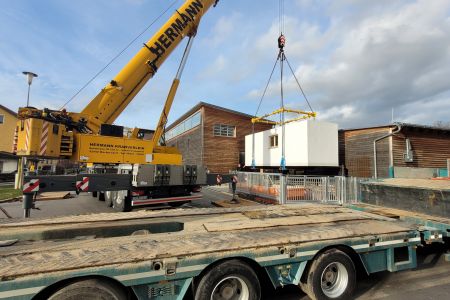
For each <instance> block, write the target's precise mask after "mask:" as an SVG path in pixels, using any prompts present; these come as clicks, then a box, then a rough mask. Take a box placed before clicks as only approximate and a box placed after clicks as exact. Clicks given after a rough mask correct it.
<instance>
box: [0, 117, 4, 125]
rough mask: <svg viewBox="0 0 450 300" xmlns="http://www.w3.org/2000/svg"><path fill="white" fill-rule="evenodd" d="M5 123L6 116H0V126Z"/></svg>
mask: <svg viewBox="0 0 450 300" xmlns="http://www.w3.org/2000/svg"><path fill="white" fill-rule="evenodd" d="M4 122H5V116H4V115H0V124H3V123H4Z"/></svg>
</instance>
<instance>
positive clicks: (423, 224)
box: [0, 204, 450, 300]
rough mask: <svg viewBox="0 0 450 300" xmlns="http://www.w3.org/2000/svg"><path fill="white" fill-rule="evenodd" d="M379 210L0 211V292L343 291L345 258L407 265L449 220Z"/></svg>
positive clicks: (359, 265)
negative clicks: (1, 217)
mask: <svg viewBox="0 0 450 300" xmlns="http://www.w3.org/2000/svg"><path fill="white" fill-rule="evenodd" d="M364 210H366V211H364ZM368 211H371V212H368ZM387 214H389V211H386V210H382V209H381V208H379V209H378V213H377V208H376V207H373V206H372V207H368V206H364V205H362V206H353V207H351V208H349V207H341V206H335V205H326V204H299V205H281V206H254V207H241V208H223V209H217V208H215V209H187V210H186V209H184V210H183V209H176V210H168V211H137V212H131V213H127V214H120V213H115V214H97V215H86V216H72V217H60V218H52V219H40V220H20V221H2V223H1V224H0V241H1V244H2V245H3V247H0V299H69V298H70V297H71V296H74V295H77V297H78V298H72V299H89V297H92V296H93V295H102V296H104V298H103V299H161V300H162V299H164V300H165V299H183V297H184V296H185V295H186V294H187V293H191V292H192V294H193V297H194V299H196V300H198V299H259V297H260V295H261V286H263V285H265V284H271V285H273V286H274V287H279V286H284V285H289V284H294V285H300V286H301V287H302V289H303V290H304V291H305V292H306V293H307V294H308V295H309V296H310V297H311V298H313V299H349V298H351V293H352V291H353V289H354V287H355V282H356V280H357V279H356V269H361V270H363V271H364V272H366V273H368V274H371V273H375V272H379V271H385V270H387V271H390V272H395V271H400V270H406V269H412V268H415V267H416V248H417V247H420V246H424V245H427V244H430V243H436V242H440V243H442V242H445V241H446V240H447V239H448V237H449V232H450V220H449V219H445V218H439V222H437V221H436V220H434V219H433V218H432V217H431V216H425V215H418V217H417V219H416V220H414V219H408V220H406V219H404V220H401V218H399V217H396V216H398V215H399V213H398V212H396V213H394V214H395V215H394V216H386V215H387ZM427 222H428V223H427ZM432 225H435V226H432ZM83 297H85V298H83Z"/></svg>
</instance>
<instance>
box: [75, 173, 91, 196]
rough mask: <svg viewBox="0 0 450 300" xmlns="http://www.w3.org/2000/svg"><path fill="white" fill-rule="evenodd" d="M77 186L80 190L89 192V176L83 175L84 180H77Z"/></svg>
mask: <svg viewBox="0 0 450 300" xmlns="http://www.w3.org/2000/svg"><path fill="white" fill-rule="evenodd" d="M76 187H77V190H79V191H80V192H87V191H88V189H89V177H83V180H82V181H77V183H76Z"/></svg>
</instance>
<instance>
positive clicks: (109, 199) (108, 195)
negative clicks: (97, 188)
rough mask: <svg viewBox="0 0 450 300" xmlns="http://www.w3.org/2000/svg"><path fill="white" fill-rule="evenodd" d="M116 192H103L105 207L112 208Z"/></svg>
mask: <svg viewBox="0 0 450 300" xmlns="http://www.w3.org/2000/svg"><path fill="white" fill-rule="evenodd" d="M116 193H117V192H116V191H106V192H105V205H106V207H111V206H113V199H114V197H115V194H116Z"/></svg>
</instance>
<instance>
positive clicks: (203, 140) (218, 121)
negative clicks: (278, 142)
mask: <svg viewBox="0 0 450 300" xmlns="http://www.w3.org/2000/svg"><path fill="white" fill-rule="evenodd" d="M252 117H253V116H251V115H247V114H244V113H241V112H238V111H234V110H231V109H227V108H224V107H220V106H217V105H213V104H209V103H205V102H200V103H198V104H197V105H195V106H194V107H193V108H191V109H190V110H189V111H188V112H186V113H185V114H184V115H183V116H181V117H180V118H179V119H178V120H176V121H175V122H173V123H172V124H171V125H170V126H168V127H167V129H166V144H167V145H168V146H174V147H177V148H178V149H179V150H180V151H181V153H182V154H183V163H184V164H202V165H205V166H206V167H207V168H208V170H209V171H210V172H211V173H225V172H228V171H230V170H234V169H236V167H237V166H238V164H241V165H243V164H244V160H245V155H244V151H245V141H244V140H245V136H246V135H248V134H250V133H252V123H251V121H250V120H251V118H252ZM269 128H271V125H267V124H255V132H259V131H263V130H266V129H269Z"/></svg>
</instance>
